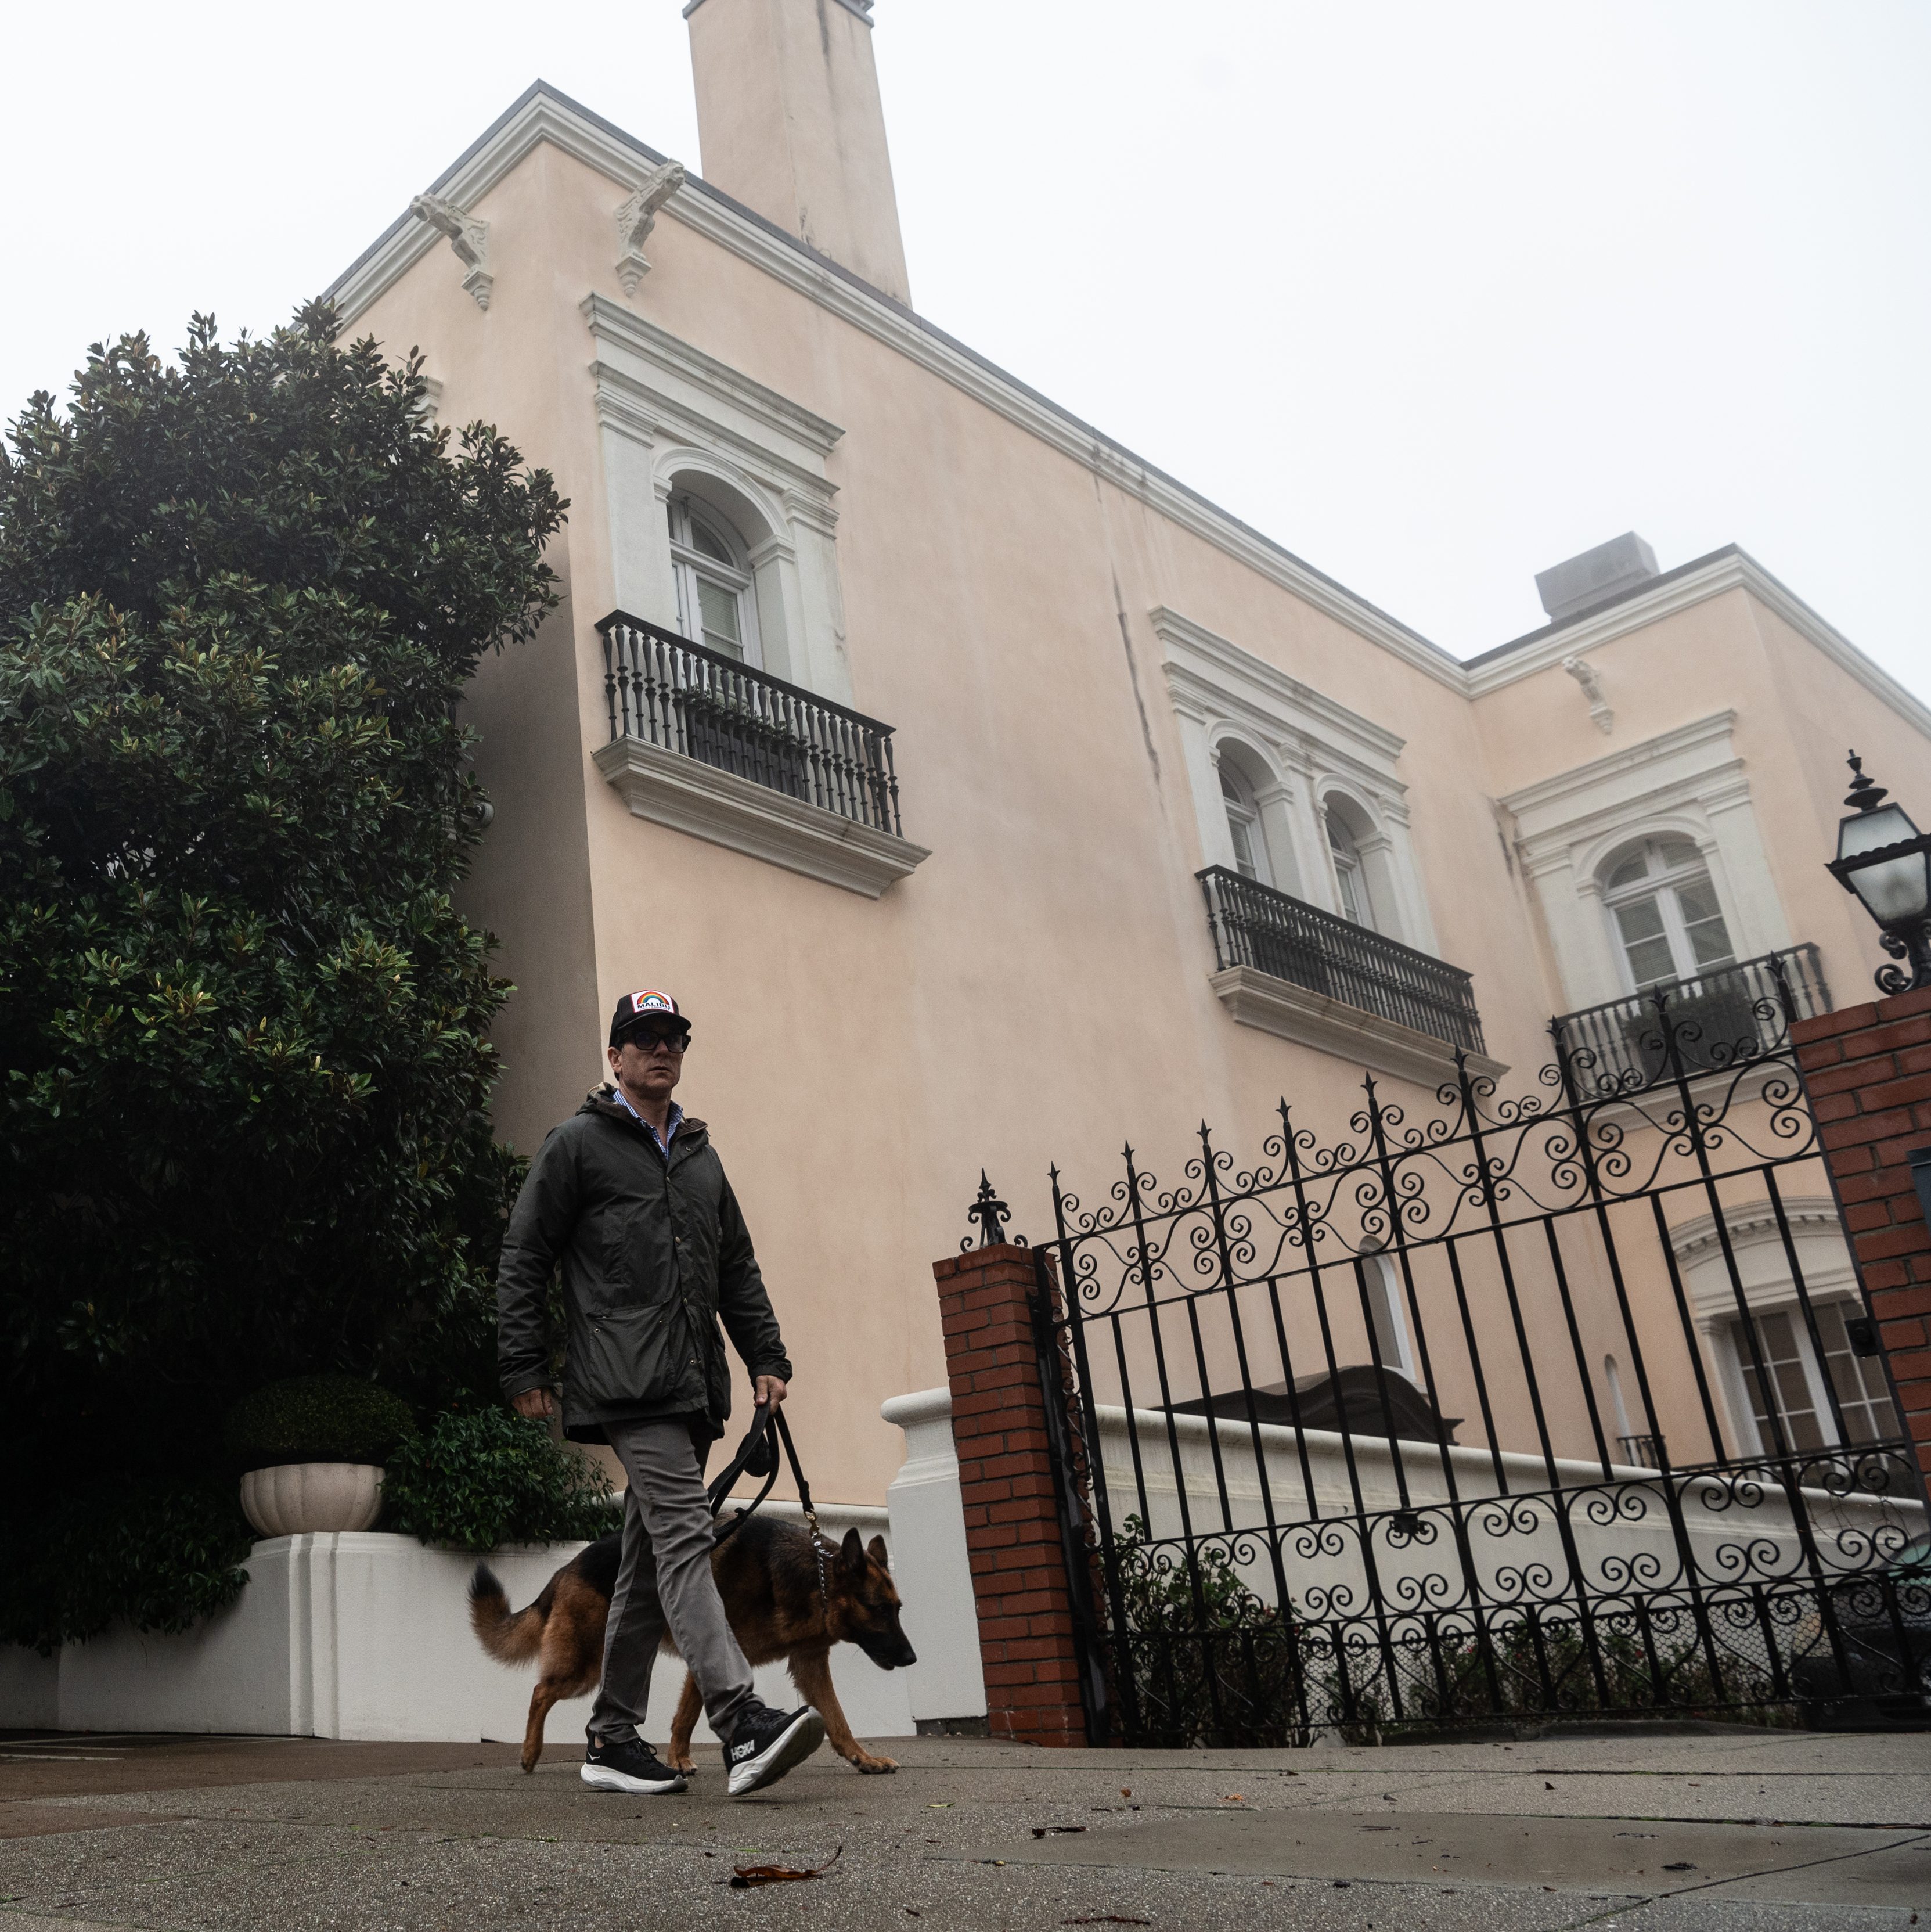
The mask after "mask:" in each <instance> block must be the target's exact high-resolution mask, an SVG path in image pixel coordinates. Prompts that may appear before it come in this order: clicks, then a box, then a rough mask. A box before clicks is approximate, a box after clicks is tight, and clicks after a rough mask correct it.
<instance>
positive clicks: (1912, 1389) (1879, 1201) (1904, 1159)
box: [1790, 987, 1931, 1472]
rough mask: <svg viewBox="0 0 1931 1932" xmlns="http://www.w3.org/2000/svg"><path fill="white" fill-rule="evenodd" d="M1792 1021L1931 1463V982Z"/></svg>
mask: <svg viewBox="0 0 1931 1932" xmlns="http://www.w3.org/2000/svg"><path fill="white" fill-rule="evenodd" d="M1790 1032H1791V1038H1792V1040H1793V1041H1795V1043H1796V1046H1797V1064H1798V1066H1799V1067H1801V1068H1802V1069H1803V1070H1804V1085H1805V1087H1806V1088H1807V1089H1808V1090H1809V1092H1810V1104H1811V1107H1812V1110H1813V1112H1814V1113H1815V1114H1816V1118H1817V1131H1818V1134H1819V1137H1820V1139H1822V1142H1823V1145H1824V1148H1825V1152H1826V1153H1827V1154H1828V1157H1829V1160H1830V1166H1831V1186H1832V1187H1833V1188H1834V1189H1835V1190H1836V1192H1837V1205H1838V1206H1839V1208H1840V1209H1841V1210H1842V1211H1843V1217H1844V1226H1845V1229H1846V1232H1848V1233H1849V1235H1850V1237H1851V1241H1852V1245H1853V1246H1854V1247H1855V1249H1856V1250H1857V1255H1858V1268H1859V1270H1860V1271H1861V1274H1863V1277H1864V1289H1865V1292H1867V1294H1868V1295H1870V1304H1871V1313H1872V1314H1873V1316H1876V1319H1877V1322H1878V1328H1879V1334H1881V1335H1882V1337H1883V1338H1884V1344H1885V1350H1886V1352H1888V1355H1890V1358H1891V1375H1892V1376H1893V1378H1894V1380H1895V1381H1896V1382H1897V1393H1898V1399H1899V1400H1900V1403H1902V1404H1903V1409H1904V1419H1905V1426H1906V1428H1907V1430H1909V1433H1910V1435H1911V1437H1912V1440H1913V1441H1914V1442H1916V1444H1917V1445H1918V1463H1919V1466H1920V1467H1921V1469H1924V1470H1925V1471H1926V1472H1931V1227H1927V1226H1926V1225H1925V1221H1924V1214H1923V1213H1922V1212H1921V1210H1920V1209H1919V1207H1918V1197H1917V1196H1916V1194H1915V1193H1913V1192H1912V1185H1911V1166H1910V1162H1909V1151H1910V1150H1911V1149H1912V1148H1915V1147H1926V1146H1931V987H1927V988H1926V989H1924V990H1923V991H1921V992H1915V993H1899V994H1896V995H1894V996H1893V997H1892V998H1890V999H1888V1000H1879V1001H1874V1002H1873V1003H1872V1004H1870V1005H1867V1006H1861V1007H1846V1008H1844V1009H1843V1011H1841V1012H1840V1013H1825V1014H1824V1015H1823V1016H1822V1017H1820V1018H1819V1019H1814V1020H1800V1021H1798V1022H1797V1023H1796V1025H1794V1026H1793V1027H1792V1028H1791V1030H1790Z"/></svg>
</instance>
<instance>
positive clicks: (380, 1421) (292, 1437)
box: [222, 1376, 415, 1469]
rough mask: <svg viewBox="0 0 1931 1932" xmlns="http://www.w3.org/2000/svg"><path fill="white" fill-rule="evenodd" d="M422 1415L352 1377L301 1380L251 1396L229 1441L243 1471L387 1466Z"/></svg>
mask: <svg viewBox="0 0 1931 1932" xmlns="http://www.w3.org/2000/svg"><path fill="white" fill-rule="evenodd" d="M414 1434H415V1418H414V1417H413V1416H412V1415H410V1413H409V1404H408V1403H406V1402H404V1401H403V1400H402V1398H401V1397H400V1396H394V1395H391V1394H390V1393H389V1392H388V1390H387V1389H385V1388H377V1387H376V1385H375V1384H374V1383H373V1382H359V1381H358V1380H357V1379H355V1377H354V1376H295V1378H293V1379H292V1380H290V1381H288V1382H271V1383H269V1385H268V1387H267V1388H260V1389H257V1390H256V1391H255V1392H254V1394H253V1395H247V1396H244V1397H242V1398H241V1400H240V1401H239V1402H238V1403H236V1404H235V1406H234V1407H233V1408H232V1409H230V1410H229V1412H228V1421H227V1424H226V1427H225V1428H224V1429H223V1432H222V1439H223V1443H224V1445H225V1446H226V1449H227V1451H228V1454H229V1457H230V1458H231V1459H232V1460H233V1462H234V1463H235V1466H236V1467H237V1468H238V1469H269V1468H271V1467H272V1466H274V1464H276V1463H382V1462H385V1461H386V1460H388V1454H389V1452H390V1451H391V1450H392V1449H394V1447H395V1446H396V1445H397V1443H398V1442H401V1441H402V1440H403V1439H404V1438H405V1437H406V1436H413V1435H414Z"/></svg>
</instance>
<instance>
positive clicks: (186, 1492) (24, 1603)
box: [0, 1481, 254, 1657]
mask: <svg viewBox="0 0 1931 1932" xmlns="http://www.w3.org/2000/svg"><path fill="white" fill-rule="evenodd" d="M18 1501H19V1499H16V1505H17V1504H18ZM253 1537H254V1532H253V1531H252V1530H251V1529H249V1527H248V1526H247V1523H245V1522H244V1521H243V1520H242V1517H241V1511H240V1510H239V1509H238V1508H237V1507H236V1506H235V1498H234V1496H233V1494H232V1492H223V1491H222V1490H215V1489H212V1488H210V1487H203V1486H201V1485H199V1484H164V1483H140V1482H133V1483H128V1482H120V1481H112V1482H97V1483H93V1484H88V1485H85V1487H82V1488H79V1489H76V1490H69V1491H68V1492H67V1493H65V1494H64V1495H62V1496H58V1497H57V1498H56V1499H54V1500H53V1501H52V1503H51V1504H50V1505H49V1504H47V1503H45V1502H39V1503H37V1505H36V1506H35V1507H34V1509H33V1510H32V1511H31V1515H28V1514H21V1513H19V1511H18V1509H17V1508H16V1511H15V1512H14V1513H13V1514H10V1516H9V1517H8V1518H7V1520H6V1521H5V1522H4V1523H0V1538H4V1542H5V1545H6V1553H5V1559H4V1561H0V1643H20V1644H27V1645H29V1646H31V1647H32V1648H33V1649H35V1650H37V1651H38V1652H40V1655H42V1656H43V1657H45V1656H48V1655H51V1654H52V1652H54V1651H55V1650H56V1649H58V1648H59V1647H60V1646H61V1645H62V1644H64V1643H84V1642H85V1640H87V1639H88V1637H98V1636H99V1635H100V1633H101V1632H102V1631H104V1630H106V1628H107V1627H108V1626H109V1625H110V1624H112V1623H115V1622H118V1621H120V1620H121V1619H125V1620H126V1621H127V1622H129V1623H130V1624H132V1625H133V1627H134V1628H135V1629H136V1630H138V1631H163V1632H165V1633H166V1634H169V1635H172V1634H175V1632H178V1631H184V1630H187V1629H188V1628H190V1626H191V1625H193V1624H194V1623H196V1622H198V1621H199V1619H201V1618H202V1617H205V1616H210V1615H211V1614H212V1613H214V1611H216V1610H223V1609H225V1608H226V1607H227V1606H228V1605H229V1604H232V1602H233V1601H235V1598H237V1597H238V1596H239V1595H241V1587H242V1586H243V1585H244V1584H245V1583H247V1580H248V1573H247V1571H245V1570H244V1569H242V1568H241V1567H240V1566H241V1559H243V1558H244V1557H245V1556H247V1553H248V1546H249V1544H250V1542H251V1541H253Z"/></svg>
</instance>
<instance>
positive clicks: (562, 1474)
mask: <svg viewBox="0 0 1931 1932" xmlns="http://www.w3.org/2000/svg"><path fill="white" fill-rule="evenodd" d="M618 1520H619V1518H618V1514H617V1512H616V1510H615V1509H614V1508H613V1507H612V1505H611V1502H610V1478H608V1477H607V1476H606V1475H604V1472H603V1471H602V1470H601V1469H599V1468H598V1466H597V1465H596V1464H595V1463H592V1462H591V1461H589V1460H588V1458H586V1457H581V1456H573V1455H571V1454H570V1453H569V1452H568V1451H567V1450H564V1449H561V1448H558V1447H557V1445H556V1444H555V1443H554V1442H552V1441H551V1440H550V1432H549V1431H548V1430H547V1429H545V1428H544V1426H543V1424H541V1423H540V1422H531V1421H526V1420H524V1419H523V1418H522V1417H520V1416H516V1415H511V1414H509V1413H508V1411H507V1410H505V1409H497V1408H494V1407H490V1408H487V1409H476V1410H474V1411H471V1412H459V1413H452V1414H451V1415H442V1416H439V1417H438V1418H436V1422H435V1424H434V1425H433V1427H431V1428H430V1430H429V1432H428V1433H427V1434H426V1435H423V1436H413V1437H412V1438H411V1439H409V1441H407V1442H404V1443H403V1445H402V1446H401V1447H400V1448H398V1449H397V1451H395V1453H394V1455H392V1456H391V1457H390V1458H389V1462H388V1470H387V1472H386V1473H385V1475H384V1476H383V1478H382V1527H383V1528H384V1529H392V1530H398V1531H400V1532H402V1533H403V1535H412V1536H415V1537H418V1538H421V1541H423V1542H424V1543H448V1544H455V1545H456V1546H457V1547H458V1548H459V1549H463V1550H493V1549H495V1548H496V1547H497V1545H498V1544H504V1543H569V1542H575V1541H578V1540H580V1539H581V1540H583V1541H588V1540H589V1539H591V1538H595V1537H599V1536H602V1535H605V1534H606V1533H607V1532H609V1531H611V1530H613V1529H616V1527H617V1523H618Z"/></svg>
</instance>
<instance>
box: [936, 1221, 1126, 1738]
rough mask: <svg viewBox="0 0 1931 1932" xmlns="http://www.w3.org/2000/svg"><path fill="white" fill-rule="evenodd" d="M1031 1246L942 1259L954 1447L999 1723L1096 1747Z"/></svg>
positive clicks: (988, 1691)
mask: <svg viewBox="0 0 1931 1932" xmlns="http://www.w3.org/2000/svg"><path fill="white" fill-rule="evenodd" d="M1033 1267H1034V1262H1033V1251H1032V1250H1031V1249H1030V1248H1021V1247H1012V1246H1008V1245H1006V1244H1001V1245H1000V1246H998V1247H986V1248H976V1249H974V1250H972V1251H971V1252H970V1253H967V1254H962V1255H952V1256H949V1257H948V1258H947V1259H945V1260H944V1261H942V1262H935V1263H934V1265H933V1268H932V1273H933V1274H934V1277H936V1278H937V1282H938V1286H939V1312H940V1318H941V1320H942V1321H943V1325H944V1329H945V1337H946V1374H947V1376H948V1377H949V1379H950V1381H951V1383H952V1441H953V1443H954V1445H955V1448H957V1450H958V1459H959V1489H960V1493H961V1497H962V1499H963V1500H964V1505H965V1525H966V1550H967V1556H968V1557H969V1558H970V1562H971V1565H972V1587H973V1600H974V1602H975V1604H976V1607H977V1609H978V1612H979V1656H980V1659H981V1661H982V1664H983V1665H984V1668H985V1703H986V1713H987V1721H988V1728H989V1729H990V1730H991V1733H992V1735H993V1736H994V1737H996V1738H1010V1739H1013V1740H1015V1742H1019V1743H1022V1744H1035V1745H1084V1743H1085V1742H1087V1730H1086V1715H1085V1710H1084V1706H1083V1705H1082V1704H1081V1700H1080V1664H1079V1657H1078V1649H1077V1647H1076V1646H1075V1639H1074V1626H1073V1612H1072V1596H1071V1593H1070V1592H1069V1590H1068V1589H1067V1587H1066V1558H1065V1555H1064V1553H1063V1549H1062V1546H1061V1542H1060V1519H1059V1514H1058V1510H1057V1505H1056V1504H1055V1502H1054V1476H1053V1463H1052V1458H1051V1454H1049V1452H1048V1446H1047V1433H1046V1403H1045V1394H1044V1393H1043V1391H1042V1388H1041V1385H1040V1380H1039V1358H1038V1354H1037V1349H1036V1343H1035V1342H1034V1339H1033V1313H1032V1304H1031V1300H1030V1298H1031V1295H1032V1293H1033V1280H1034V1276H1033Z"/></svg>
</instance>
